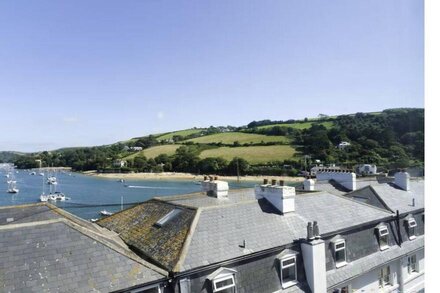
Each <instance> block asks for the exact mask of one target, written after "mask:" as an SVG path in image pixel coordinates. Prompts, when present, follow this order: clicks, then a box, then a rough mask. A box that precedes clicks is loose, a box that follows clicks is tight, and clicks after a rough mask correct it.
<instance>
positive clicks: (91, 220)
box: [90, 218, 99, 223]
mask: <svg viewBox="0 0 440 293" xmlns="http://www.w3.org/2000/svg"><path fill="white" fill-rule="evenodd" d="M98 220H99V219H97V218H95V219H90V222H92V223H95V222H97V221H98Z"/></svg>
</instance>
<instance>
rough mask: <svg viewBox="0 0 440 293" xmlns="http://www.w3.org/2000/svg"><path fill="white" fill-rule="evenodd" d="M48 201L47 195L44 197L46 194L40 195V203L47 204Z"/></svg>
mask: <svg viewBox="0 0 440 293" xmlns="http://www.w3.org/2000/svg"><path fill="white" fill-rule="evenodd" d="M48 200H49V195H46V194H44V193H43V194H42V195H40V201H41V202H47V201H48Z"/></svg>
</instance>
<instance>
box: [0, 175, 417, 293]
mask: <svg viewBox="0 0 440 293" xmlns="http://www.w3.org/2000/svg"><path fill="white" fill-rule="evenodd" d="M202 189H203V191H202V192H200V193H193V194H186V195H179V196H169V197H160V198H159V197H158V198H154V199H151V200H149V201H146V202H144V203H142V204H139V205H136V206H134V207H132V208H129V209H126V210H123V211H121V212H118V213H116V214H114V215H112V216H110V217H107V218H104V219H101V220H100V221H98V222H97V224H90V223H85V222H84V221H82V220H79V219H77V218H75V217H73V216H71V215H69V214H67V213H65V212H59V211H56V212H55V211H52V210H51V207H50V206H49V205H44V206H31V207H27V208H26V209H24V208H19V207H15V208H7V209H1V210H0V221H1V222H2V226H1V229H0V241H1V242H2V243H4V242H5V241H14V243H29V244H27V246H26V245H23V246H22V247H21V248H20V251H21V252H22V253H23V254H27V256H28V257H30V259H32V258H35V257H41V256H38V255H36V252H35V251H38V250H35V241H44V239H45V238H44V237H43V236H41V237H42V238H43V239H41V240H36V239H34V238H33V237H36V236H30V234H27V233H25V232H24V230H23V229H27V228H28V226H30V225H33V224H35V223H37V224H38V223H39V224H38V226H39V227H51V225H55V224H57V225H64V226H66V227H68V228H67V229H66V228H64V229H61V228H56V229H55V231H53V233H58V231H59V232H61V231H63V233H68V232H66V231H71V230H72V229H73V230H72V231H73V232H69V233H73V234H75V235H76V233H80V234H81V236H79V239H82V241H79V240H78V241H79V242H81V243H82V242H83V241H84V242H86V244H85V246H86V247H88V248H86V247H84V246H82V244H81V245H80V244H78V247H81V249H85V252H87V253H89V254H85V256H84V255H82V256H79V255H77V254H75V253H73V254H69V253H68V251H65V252H63V251H60V252H57V253H59V254H60V259H62V258H63V257H67V258H68V259H70V264H71V266H70V267H69V268H66V269H68V270H69V271H68V273H71V276H72V278H75V277H77V271H78V270H76V269H75V268H76V267H78V266H81V265H83V267H81V268H82V269H81V270H80V271H82V270H85V275H84V276H83V277H82V279H81V281H82V282H85V283H86V284H88V285H87V286H84V287H78V288H77V289H81V290H80V291H88V290H90V291H92V290H98V291H101V292H108V291H119V292H158V293H159V292H161V293H163V292H179V293H188V292H223V293H224V292H356V291H358V292H423V290H424V181H423V180H416V179H410V178H409V175H408V174H407V173H405V172H400V173H397V174H396V175H395V176H394V178H389V177H384V178H379V177H377V178H376V177H374V179H368V180H356V176H355V175H354V174H353V173H350V172H346V171H343V170H333V171H332V170H324V171H321V172H318V174H317V180H316V181H315V180H311V179H308V180H305V181H304V183H303V184H302V186H301V187H297V188H294V187H290V186H285V185H284V182H282V181H281V182H278V184H277V182H276V181H274V180H273V181H271V182H268V181H267V180H265V181H264V182H263V184H261V185H257V186H256V187H255V189H239V190H229V188H228V185H227V183H226V182H223V181H218V180H206V181H204V182H203V183H202ZM36 209H47V210H48V211H46V212H45V213H48V215H49V214H50V215H52V213H53V214H54V215H56V216H54V217H55V219H52V217H53V216H51V218H49V219H48V218H41V219H33V218H32V217H33V216H32V217H27V220H26V223H25V224H20V223H15V222H16V220H15V218H23V214H24V213H31V212H30V211H31V210H34V212H35V211H36ZM49 211H50V213H49ZM8 213H9V214H8ZM45 213H42V214H40V215H39V216H38V217H42V215H44V214H45ZM6 214H7V215H6ZM18 214H20V215H21V216H19V215H18ZM10 218H14V220H13V221H11V220H9V222H8V219H10ZM60 218H61V220H60ZM72 223H73V224H72ZM48 225H49V226H48ZM64 226H63V227H64ZM57 229H60V230H57ZM7 233H9V234H7ZM45 233H46V234H44V235H46V237H49V233H51V232H49V231H45ZM63 233H59V235H54V236H52V237H54V238H57V237H61V236H62V237H65V236H63ZM11 235H14V236H13V238H12V239H11V240H6V239H10V237H11ZM78 235H79V234H78ZM69 237H70V236H69ZM72 237H73V236H72ZM72 239H76V238H74V237H73V238H72ZM39 243H41V242H39ZM72 243H76V242H75V241H73V242H72ZM87 243H88V244H87ZM92 243H96V244H93V245H92ZM72 245H73V244H72ZM98 245H99V247H98ZM12 247H13V245H12V246H9V245H3V246H2V249H3V250H2V251H1V252H0V257H2V258H3V259H8V261H12V262H14V261H15V262H16V263H19V264H20V265H22V266H25V264H23V262H24V260H23V259H20V258H19V257H17V259H15V258H9V257H8V256H6V255H8V254H9V253H10V252H11V251H14V249H15V248H12ZM54 249H56V247H54ZM98 252H99V255H100V256H101V257H102V258H103V259H104V260H106V261H113V262H110V263H103V262H100V261H96V259H94V258H93V256H94V254H95V253H98ZM63 253H64V254H63ZM87 257H89V261H87ZM77 259H81V260H82V261H83V262H84V263H82V262H80V261H79V260H77ZM48 261H49V266H50V264H51V262H52V261H55V260H53V259H52V258H48ZM118 261H120V262H121V265H119V264H116V263H115V262H118ZM3 263H4V262H2V264H3ZM122 264H124V265H122ZM56 265H57V264H56V262H55V266H56ZM133 265H135V267H136V270H134V271H133ZM2 266H4V265H2ZM49 266H47V267H49ZM96 266H97V267H98V268H104V267H107V268H108V267H109V266H110V267H112V268H113V270H111V269H107V270H105V271H104V273H102V272H101V273H100V274H99V277H100V278H101V279H99V282H98V281H97V280H96V278H97V276H95V272H96ZM120 267H121V269H119V268H120ZM24 268H25V271H26V270H28V271H29V270H33V268H31V267H26V266H25V267H24ZM5 269H6V270H7V268H4V267H3V268H2V269H1V271H0V278H1V279H0V280H1V281H2V282H3V284H5V285H4V286H5V287H4V288H12V287H11V286H18V284H21V282H24V283H25V284H26V285H27V284H28V280H27V272H28V271H26V273H25V274H23V275H20V276H21V277H20V278H18V280H15V279H14V280H12V279H11V278H10V277H11V276H12V275H13V274H14V272H13V273H11V274H10V273H6V274H5V273H4V270H5ZM48 270H49V269H48ZM71 271H73V273H72V272H71ZM116 272H117V274H116ZM134 272H136V273H134ZM34 274H36V275H35V276H36V279H37V280H36V282H34V283H29V285H32V284H36V285H35V286H37V285H38V286H41V280H40V279H38V278H37V277H38V275H37V272H36V271H35V273H34ZM51 274H56V272H54V271H51V270H49V273H48V277H47V278H48V279H47V280H48V283H49V284H52V283H51V281H52V280H53V281H54V282H56V284H57V286H59V287H58V288H60V291H63V289H64V288H63V284H62V282H60V281H56V280H58V278H60V277H59V276H58V277H57V278H55V279H49V277H50V276H52V275H51ZM5 276H6V277H5ZM8 276H9V277H8ZM94 278H95V279H94ZM74 280H76V279H74ZM97 284H100V287H98V286H97ZM8 286H9V287H8ZM23 288H27V287H23ZM31 288H40V287H31ZM67 288H69V287H67ZM64 291H69V290H68V289H66V290H64Z"/></svg>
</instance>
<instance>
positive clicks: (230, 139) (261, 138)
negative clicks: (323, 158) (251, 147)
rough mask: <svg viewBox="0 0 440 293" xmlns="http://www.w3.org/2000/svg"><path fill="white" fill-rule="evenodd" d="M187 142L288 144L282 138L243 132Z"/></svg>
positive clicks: (220, 134) (213, 135)
mask: <svg viewBox="0 0 440 293" xmlns="http://www.w3.org/2000/svg"><path fill="white" fill-rule="evenodd" d="M187 141H192V142H194V143H201V144H203V143H220V142H221V143H223V144H230V145H232V144H234V142H235V141H238V142H239V143H240V144H245V143H248V144H255V143H261V142H281V143H289V139H288V138H287V137H284V136H268V135H262V134H254V133H243V132H224V133H216V134H211V135H206V136H201V137H196V138H193V139H189V140H187Z"/></svg>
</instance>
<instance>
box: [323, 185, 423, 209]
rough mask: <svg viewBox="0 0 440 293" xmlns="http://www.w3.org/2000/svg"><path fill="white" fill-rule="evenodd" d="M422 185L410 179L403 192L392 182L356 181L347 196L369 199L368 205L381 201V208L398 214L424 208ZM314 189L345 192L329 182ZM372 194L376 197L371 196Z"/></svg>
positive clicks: (338, 193) (378, 203)
mask: <svg viewBox="0 0 440 293" xmlns="http://www.w3.org/2000/svg"><path fill="white" fill-rule="evenodd" d="M385 179H386V178H385ZM388 179H389V178H388ZM388 181H389V180H388ZM424 183H425V182H424V180H423V179H412V180H411V181H410V190H409V191H405V190H402V189H400V188H399V187H397V186H396V185H394V184H393V183H392V182H387V180H380V182H379V181H378V180H376V179H368V180H358V181H357V182H356V191H353V192H350V193H349V194H347V196H352V195H355V196H360V197H367V198H369V200H368V203H369V204H371V205H375V206H380V205H381V204H380V200H382V201H383V203H385V205H382V208H385V209H388V208H389V209H390V210H391V211H393V212H396V211H397V210H399V212H400V213H406V212H411V211H414V210H418V209H421V208H424V207H425V198H424V197H425V187H424V186H425V184H424ZM367 187H369V188H367ZM315 189H316V190H322V191H327V192H329V193H332V194H337V195H345V194H346V191H344V190H342V189H340V188H338V186H337V184H335V183H334V182H329V181H318V182H317V183H316V185H315ZM374 194H375V195H376V196H372V195H374ZM413 198H414V199H415V203H416V205H415V206H412V199H413Z"/></svg>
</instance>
